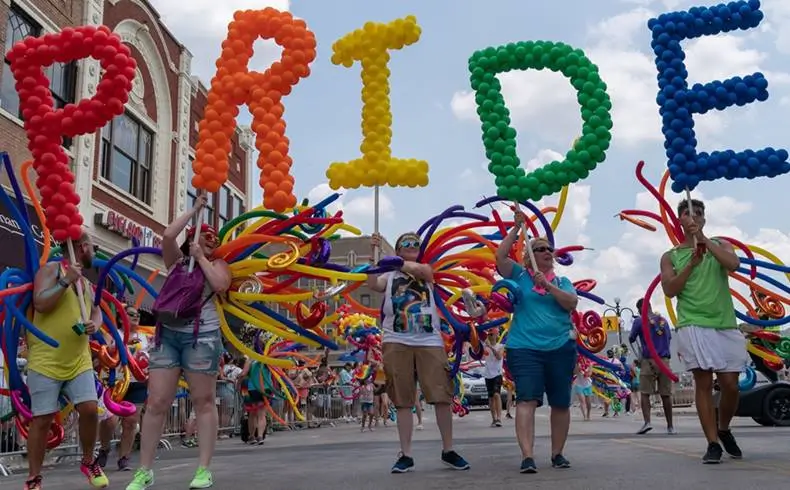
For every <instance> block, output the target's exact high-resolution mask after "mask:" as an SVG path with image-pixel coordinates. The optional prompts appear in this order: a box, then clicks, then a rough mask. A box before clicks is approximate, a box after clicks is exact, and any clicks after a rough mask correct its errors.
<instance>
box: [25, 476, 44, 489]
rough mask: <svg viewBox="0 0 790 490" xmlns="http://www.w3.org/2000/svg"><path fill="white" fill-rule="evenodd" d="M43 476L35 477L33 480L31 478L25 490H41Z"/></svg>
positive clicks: (26, 483)
mask: <svg viewBox="0 0 790 490" xmlns="http://www.w3.org/2000/svg"><path fill="white" fill-rule="evenodd" d="M42 488H44V487H42V486H41V475H38V476H34V477H33V478H29V479H28V480H27V481H26V482H25V490H41V489H42Z"/></svg>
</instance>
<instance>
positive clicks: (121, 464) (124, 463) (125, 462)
mask: <svg viewBox="0 0 790 490" xmlns="http://www.w3.org/2000/svg"><path fill="white" fill-rule="evenodd" d="M131 470H132V467H131V466H129V457H128V456H124V457H122V458H118V471H131Z"/></svg>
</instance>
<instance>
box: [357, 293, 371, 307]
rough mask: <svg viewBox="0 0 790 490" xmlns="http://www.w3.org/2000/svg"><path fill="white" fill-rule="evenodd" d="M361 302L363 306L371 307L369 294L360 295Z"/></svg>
mask: <svg viewBox="0 0 790 490" xmlns="http://www.w3.org/2000/svg"><path fill="white" fill-rule="evenodd" d="M359 302H360V303H362V306H370V295H369V294H363V295H360V297H359Z"/></svg>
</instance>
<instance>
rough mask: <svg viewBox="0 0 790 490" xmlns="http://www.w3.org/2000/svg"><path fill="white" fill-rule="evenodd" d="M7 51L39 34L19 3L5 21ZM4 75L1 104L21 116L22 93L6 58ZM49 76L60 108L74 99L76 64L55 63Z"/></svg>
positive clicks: (0, 86)
mask: <svg viewBox="0 0 790 490" xmlns="http://www.w3.org/2000/svg"><path fill="white" fill-rule="evenodd" d="M5 32H6V37H5V52H6V53H7V52H8V51H9V50H10V49H11V48H12V47H13V46H14V44H16V43H17V42H19V41H21V40H22V39H24V38H26V37H28V36H34V37H37V36H40V35H41V34H42V29H41V26H40V25H39V24H38V23H37V22H36V21H35V20H33V19H32V18H31V17H30V16H29V15H27V14H26V13H25V12H24V11H22V10H21V9H20V8H19V7H17V6H16V5H12V6H11V8H10V9H9V11H8V21H7V23H6V31H5ZM4 61H5V63H4V64H3V78H2V84H0V107H2V108H3V109H5V110H7V111H8V112H10V113H11V114H15V115H16V116H17V117H19V118H20V119H22V112H21V111H20V109H19V94H17V92H16V88H15V85H16V82H15V81H14V75H13V74H12V73H11V64H10V63H9V62H8V59H5V60H4ZM46 74H47V78H49V80H50V85H49V88H50V90H51V92H52V97H53V98H54V99H55V107H56V108H58V109H60V108H63V107H64V106H65V105H66V104H68V103H71V102H74V93H75V89H76V80H77V64H76V63H75V62H71V63H68V64H64V63H54V64H53V65H52V66H50V67H49V68H47V70H46ZM63 146H64V147H66V148H69V147H70V146H71V139H70V138H67V139H64V141H63Z"/></svg>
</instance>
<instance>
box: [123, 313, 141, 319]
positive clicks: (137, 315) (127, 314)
mask: <svg viewBox="0 0 790 490" xmlns="http://www.w3.org/2000/svg"><path fill="white" fill-rule="evenodd" d="M126 316H128V317H129V318H140V314H139V313H137V312H127V313H126Z"/></svg>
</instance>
